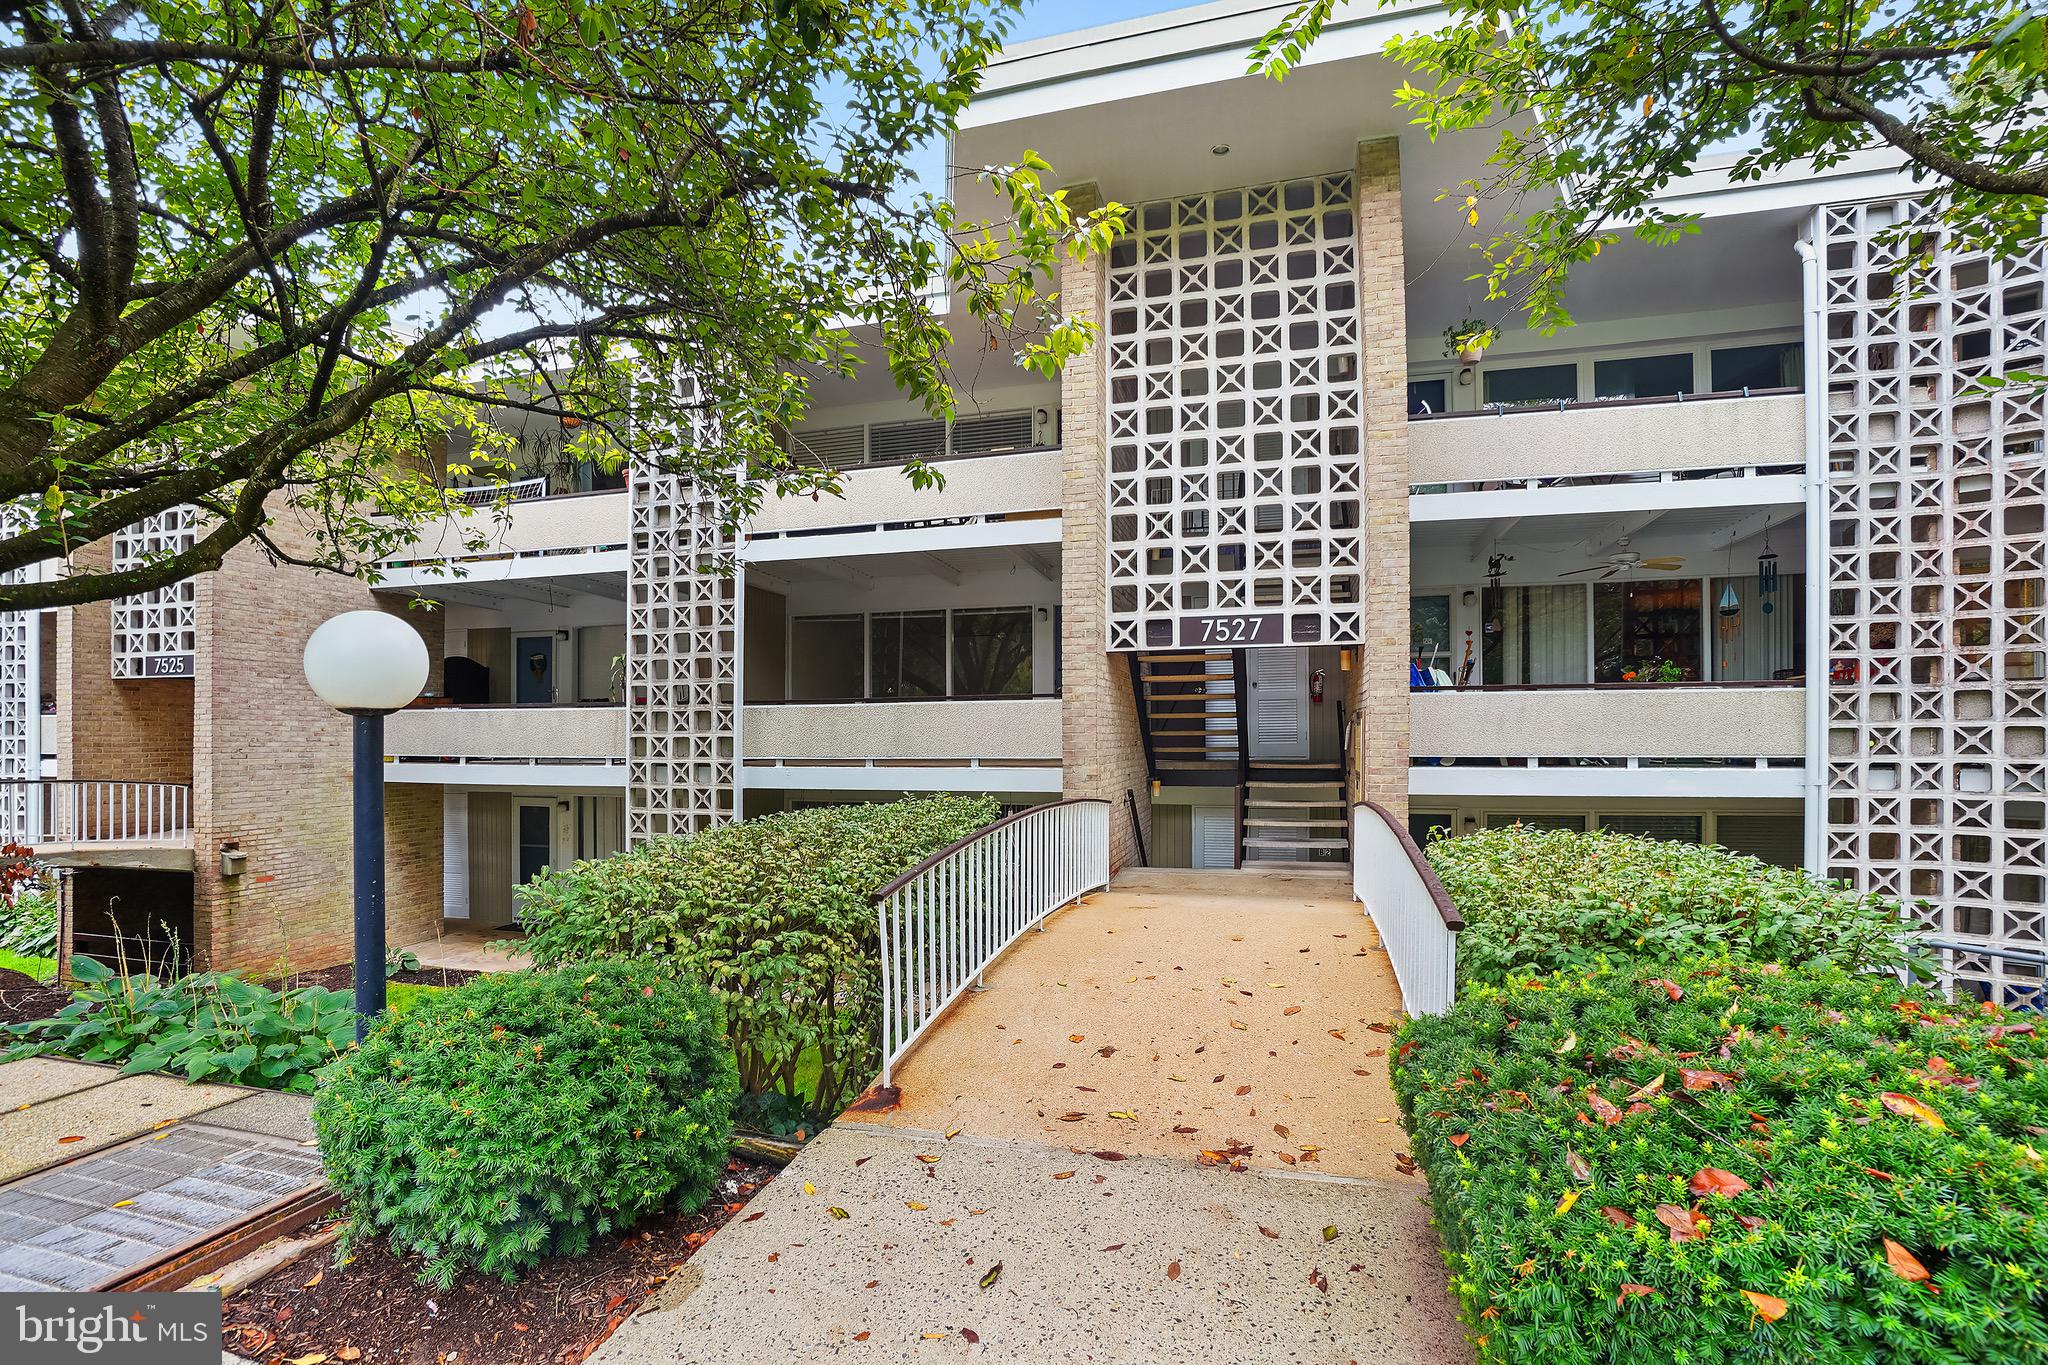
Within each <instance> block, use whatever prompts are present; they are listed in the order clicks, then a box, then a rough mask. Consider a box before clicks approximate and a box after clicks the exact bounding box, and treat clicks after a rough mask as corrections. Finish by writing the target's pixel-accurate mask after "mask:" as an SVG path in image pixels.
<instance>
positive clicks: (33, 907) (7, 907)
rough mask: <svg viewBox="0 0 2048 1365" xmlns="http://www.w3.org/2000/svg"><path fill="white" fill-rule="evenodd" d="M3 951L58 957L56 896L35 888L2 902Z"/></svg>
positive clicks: (0, 942) (0, 937)
mask: <svg viewBox="0 0 2048 1365" xmlns="http://www.w3.org/2000/svg"><path fill="white" fill-rule="evenodd" d="M0 951H5V952H10V953H17V954H19V955H20V956H22V957H55V956H57V898H56V897H55V896H53V895H51V894H50V893H49V892H47V891H44V890H42V889H40V888H33V887H32V888H26V889H24V890H21V891H17V892H16V893H15V894H14V898H13V899H12V900H7V901H0Z"/></svg>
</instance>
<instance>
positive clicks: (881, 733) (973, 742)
mask: <svg viewBox="0 0 2048 1365" xmlns="http://www.w3.org/2000/svg"><path fill="white" fill-rule="evenodd" d="M740 734H741V745H742V747H743V748H744V749H745V751H746V756H747V757H748V758H749V759H781V760H783V761H785V762H790V763H802V762H809V761H817V760H833V759H882V760H894V759H980V760H988V761H997V762H1000V761H1003V760H1015V759H1032V760H1045V759H1057V758H1059V756H1060V703H1059V699H1058V698H1055V697H1045V698H1027V699H1020V700H1016V701H918V702H900V703H895V704H891V703H888V702H846V703H833V702H819V703H801V704H796V705H784V706H749V707H747V708H746V711H745V714H744V716H743V718H742V721H741V730H740Z"/></svg>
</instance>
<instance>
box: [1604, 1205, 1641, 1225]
mask: <svg viewBox="0 0 2048 1365" xmlns="http://www.w3.org/2000/svg"><path fill="white" fill-rule="evenodd" d="M1600 1216H1601V1217H1603V1218H1605V1219H1606V1220H1607V1221H1608V1222H1610V1223H1612V1224H1614V1226H1616V1227H1618V1228H1632V1227H1634V1226H1635V1225H1636V1220H1635V1217H1634V1215H1633V1214H1630V1213H1629V1212H1628V1211H1627V1210H1625V1209H1618V1208H1616V1207H1614V1205H1612V1204H1605V1205H1602V1206H1601V1209H1600Z"/></svg>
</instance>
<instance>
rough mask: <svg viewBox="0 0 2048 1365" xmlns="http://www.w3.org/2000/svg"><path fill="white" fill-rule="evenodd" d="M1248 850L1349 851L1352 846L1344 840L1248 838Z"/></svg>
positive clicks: (1245, 842) (1246, 844)
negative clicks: (1332, 849)
mask: <svg viewBox="0 0 2048 1365" xmlns="http://www.w3.org/2000/svg"><path fill="white" fill-rule="evenodd" d="M1244 846H1245V847H1246V848H1291V849H1326V848H1342V849H1348V848H1350V847H1351V844H1350V842H1349V841H1348V840H1344V839H1260V838H1252V837H1250V836H1246V838H1245V841H1244Z"/></svg>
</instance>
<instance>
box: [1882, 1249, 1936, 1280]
mask: <svg viewBox="0 0 2048 1365" xmlns="http://www.w3.org/2000/svg"><path fill="white" fill-rule="evenodd" d="M1884 1263H1885V1264H1886V1265H1888V1266H1890V1267H1891V1268H1892V1274H1894V1275H1896V1276H1898V1277H1899V1278H1900V1279H1902V1280H1910V1281H1911V1282H1913V1283H1914V1284H1919V1283H1920V1282H1921V1281H1923V1280H1925V1279H1927V1278H1928V1276H1927V1267H1926V1266H1924V1265H1921V1264H1920V1258H1919V1257H1918V1256H1915V1255H1914V1254H1913V1253H1912V1252H1910V1251H1908V1250H1906V1249H1905V1248H1904V1247H1902V1246H1900V1245H1899V1244H1898V1243H1897V1242H1894V1241H1893V1240H1892V1239H1891V1238H1889V1237H1887V1238H1885V1239H1884Z"/></svg>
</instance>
